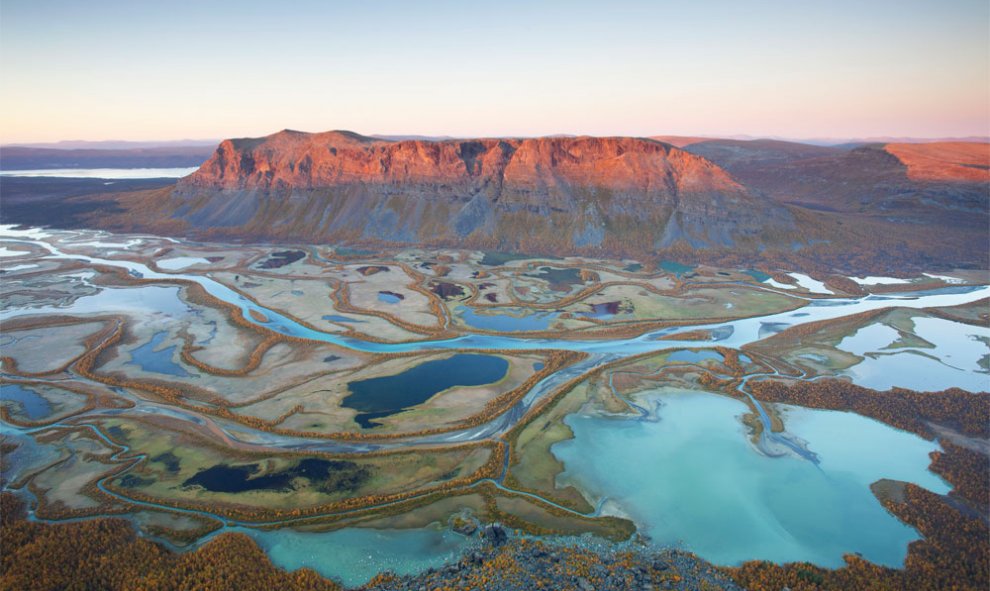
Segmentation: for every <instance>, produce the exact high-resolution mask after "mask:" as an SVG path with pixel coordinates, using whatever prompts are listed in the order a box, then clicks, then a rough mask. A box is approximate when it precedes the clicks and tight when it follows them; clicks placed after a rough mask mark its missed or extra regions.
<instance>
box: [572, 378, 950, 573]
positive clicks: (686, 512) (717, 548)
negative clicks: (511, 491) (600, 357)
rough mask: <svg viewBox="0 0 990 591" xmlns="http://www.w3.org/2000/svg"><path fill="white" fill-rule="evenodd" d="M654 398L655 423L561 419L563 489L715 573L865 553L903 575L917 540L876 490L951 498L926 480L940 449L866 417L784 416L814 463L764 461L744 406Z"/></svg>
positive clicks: (692, 396) (710, 398) (805, 412)
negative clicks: (891, 487) (899, 483)
mask: <svg viewBox="0 0 990 591" xmlns="http://www.w3.org/2000/svg"><path fill="white" fill-rule="evenodd" d="M659 399H660V400H661V401H662V402H663V404H662V406H661V407H660V409H659V411H658V412H659V417H660V420H659V421H640V420H628V419H616V418H607V417H596V416H582V415H572V416H571V417H569V418H568V419H566V422H567V424H568V425H570V426H571V428H572V429H573V430H574V434H575V438H574V439H572V440H569V441H566V442H562V443H559V444H557V445H555V446H554V447H553V452H554V454H555V455H557V457H559V458H560V459H561V460H563V461H564V463H565V466H566V469H567V470H566V472H565V473H564V474H562V475H561V476H560V478H559V481H560V482H562V483H563V482H567V483H575V484H577V485H578V486H579V487H581V488H583V489H585V490H587V491H589V492H590V493H591V494H592V495H593V496H595V497H603V496H604V497H608V498H609V499H611V500H612V501H614V502H615V503H616V504H617V505H618V506H619V507H620V508H621V510H623V511H625V512H627V513H628V514H629V515H630V516H631V517H632V518H633V519H634V520H635V521H636V522H637V524H638V525H640V526H641V528H642V530H643V532H644V533H646V534H647V535H649V536H650V537H651V538H652V539H653V541H654V542H657V543H660V544H670V545H675V544H681V545H683V546H684V547H686V548H687V549H689V550H691V551H694V552H696V553H698V554H699V555H701V556H702V557H703V558H706V559H708V560H711V561H713V562H715V563H717V564H726V565H728V564H737V563H739V562H741V561H744V560H752V559H766V560H773V561H777V562H789V561H799V560H807V561H810V562H813V563H815V564H819V565H822V566H831V567H836V566H840V565H841V564H842V555H843V554H845V553H848V552H860V553H861V554H862V555H863V556H864V557H865V558H867V559H868V560H871V561H874V562H877V563H879V564H884V565H889V566H900V565H901V564H902V562H903V560H904V556H905V554H906V551H907V544H908V543H909V542H911V541H912V540H915V539H917V538H918V534H917V533H916V532H915V531H914V530H913V529H911V528H910V527H908V526H906V525H904V524H902V523H901V522H900V521H898V520H897V519H896V518H894V517H893V516H892V515H890V514H889V513H887V511H886V510H885V509H884V508H883V506H882V505H881V504H880V502H879V501H878V500H877V499H876V498H875V497H874V496H873V495H872V493H871V491H870V489H869V485H870V483H872V482H874V481H876V480H879V479H881V478H892V479H898V480H906V481H910V482H914V483H916V484H919V485H921V486H924V487H925V488H928V489H930V490H933V491H935V492H939V493H945V492H947V491H948V487H947V486H946V484H945V483H944V482H943V481H942V480H941V479H939V478H938V477H937V476H935V475H934V474H932V473H931V472H929V471H928V470H927V466H928V464H929V462H930V459H929V458H928V453H929V452H931V451H933V450H935V449H938V446H937V444H935V443H931V442H927V441H925V440H923V439H921V438H919V437H917V436H915V435H913V434H910V433H906V432H903V431H898V430H896V429H893V428H891V427H888V426H886V425H884V424H882V423H879V422H876V421H873V420H871V419H867V418H864V417H860V416H858V415H855V414H852V413H844V412H832V411H821V410H811V409H803V408H797V407H786V414H787V418H786V425H787V429H788V431H789V432H790V433H791V434H792V435H794V436H796V437H798V438H800V439H803V440H805V441H806V442H807V447H808V449H809V451H811V452H813V453H814V454H816V456H817V458H818V460H819V464H818V465H816V464H815V463H813V462H811V461H808V460H806V459H801V458H798V457H796V456H793V455H786V456H783V457H776V458H771V457H767V456H765V455H762V454H761V453H759V452H758V451H757V450H756V449H755V448H754V447H753V446H752V445H751V444H750V442H749V440H748V436H747V434H746V433H745V432H744V428H743V426H742V424H741V422H740V420H739V416H740V415H741V414H743V413H745V412H746V411H747V407H746V406H745V405H744V404H742V403H741V402H739V401H736V400H732V399H729V398H726V397H722V396H716V395H713V394H702V393H684V394H669V395H662V396H660V397H659ZM699 467H702V468H701V469H699Z"/></svg>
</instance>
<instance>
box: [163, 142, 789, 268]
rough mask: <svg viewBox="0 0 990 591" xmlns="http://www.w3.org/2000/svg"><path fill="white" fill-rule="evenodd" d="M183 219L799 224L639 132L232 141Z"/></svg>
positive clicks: (678, 234) (228, 231) (660, 234)
mask: <svg viewBox="0 0 990 591" xmlns="http://www.w3.org/2000/svg"><path fill="white" fill-rule="evenodd" d="M169 206H170V207H171V208H172V211H173V214H172V217H175V218H178V219H180V220H182V221H184V222H186V223H188V224H189V226H190V228H191V229H192V230H194V231H198V232H201V233H204V234H207V235H210V236H237V237H240V238H252V239H283V238H287V237H294V238H296V239H299V240H307V241H335V240H352V241H360V240H376V241H389V242H405V243H425V244H449V245H464V246H473V247H485V248H503V249H519V250H525V249H537V250H540V251H547V252H549V251H558V250H560V251H573V252H581V251H604V252H608V253H613V254H621V253H643V252H649V251H652V250H655V249H657V248H664V247H668V246H671V245H674V244H676V243H683V244H686V245H690V246H692V247H695V248H705V247H730V246H733V245H735V244H736V243H737V242H738V241H740V240H742V241H746V240H747V239H751V240H752V239H755V237H757V236H759V235H761V234H764V233H766V232H767V231H768V230H769V229H771V228H773V229H776V230H780V229H782V228H783V229H787V228H791V227H792V226H793V224H792V220H791V216H790V214H789V213H788V211H787V210H786V209H785V208H783V207H780V206H778V205H775V204H773V203H772V202H770V201H768V200H766V199H763V198H760V197H757V196H754V195H753V194H751V193H750V192H749V191H747V190H746V189H745V188H744V187H743V186H742V185H740V184H739V183H738V182H736V181H735V180H734V179H733V178H732V177H731V176H730V175H729V174H727V173H726V172H725V171H724V170H722V169H721V168H719V167H718V166H716V165H714V164H712V163H711V162H709V161H707V160H705V159H704V158H700V157H698V156H695V155H693V154H690V153H688V152H685V151H683V150H680V149H678V148H675V147H673V146H670V145H668V144H664V143H661V142H657V141H654V140H649V139H640V138H623V137H617V138H596V137H574V138H571V137H553V138H533V139H477V140H445V141H424V140H407V141H387V140H382V139H375V138H369V137H364V136H360V135H357V134H354V133H350V132H337V131H335V132H327V133H319V134H307V133H301V132H295V131H288V130H287V131H282V132H279V133H276V134H273V135H271V136H267V137H264V138H253V139H236V140H226V141H224V142H222V143H221V144H220V146H219V147H218V148H217V150H216V152H215V153H214V155H213V156H212V157H211V158H210V159H209V160H208V161H207V162H206V163H205V164H203V166H202V167H201V168H200V169H199V170H198V171H197V172H196V173H194V174H192V175H190V176H189V177H187V178H185V179H182V180H181V181H180V182H179V184H178V185H177V187H176V190H175V191H174V192H173V195H172V197H171V199H170V202H169Z"/></svg>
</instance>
